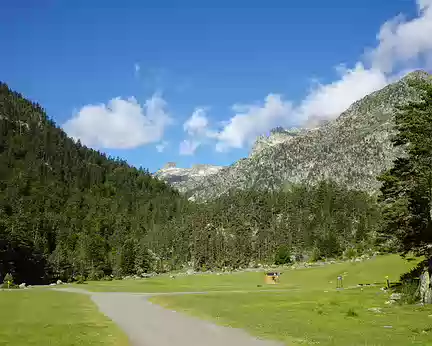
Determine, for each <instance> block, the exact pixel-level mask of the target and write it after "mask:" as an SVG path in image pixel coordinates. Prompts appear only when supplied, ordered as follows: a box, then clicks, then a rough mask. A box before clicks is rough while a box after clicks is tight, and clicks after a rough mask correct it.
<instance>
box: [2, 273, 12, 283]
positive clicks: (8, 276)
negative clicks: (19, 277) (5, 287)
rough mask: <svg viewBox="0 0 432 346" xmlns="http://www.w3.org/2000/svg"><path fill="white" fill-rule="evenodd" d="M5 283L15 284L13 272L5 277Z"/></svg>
mask: <svg viewBox="0 0 432 346" xmlns="http://www.w3.org/2000/svg"><path fill="white" fill-rule="evenodd" d="M3 283H4V284H13V283H14V279H13V276H12V274H10V273H7V274H6V275H5V276H4V278H3Z"/></svg>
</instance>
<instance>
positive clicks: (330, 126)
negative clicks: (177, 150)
mask: <svg viewBox="0 0 432 346" xmlns="http://www.w3.org/2000/svg"><path fill="white" fill-rule="evenodd" d="M416 80H428V81H429V80H430V75H429V74H428V73H427V72H425V71H421V70H418V71H414V72H411V73H409V74H408V75H406V76H405V77H403V78H401V79H400V80H398V81H397V82H395V83H392V84H389V85H387V86H386V87H384V88H382V89H381V90H378V91H375V92H373V93H371V94H369V95H366V96H365V97H363V98H362V99H360V100H358V101H356V102H354V103H353V104H352V105H351V106H350V107H348V108H347V110H345V111H344V112H342V113H341V114H340V115H339V116H338V117H337V118H335V119H334V120H331V121H328V122H326V123H325V124H324V125H322V126H320V127H318V128H314V129H300V130H297V132H296V133H295V135H294V136H293V135H292V134H291V133H290V131H289V130H288V131H286V134H287V135H286V138H283V136H284V135H283V133H282V132H281V131H276V134H275V133H272V134H271V135H270V136H269V137H268V139H267V143H266V140H265V139H264V138H263V136H261V137H259V138H258V139H257V142H256V143H255V145H254V147H253V149H252V151H251V154H250V155H249V156H248V157H246V158H242V159H240V160H238V161H236V162H234V163H233V164H232V165H231V166H228V167H224V168H221V169H219V170H217V171H216V172H215V173H213V174H209V175H206V176H201V177H197V178H195V179H194V180H193V183H191V184H189V183H187V182H186V183H183V185H182V186H181V191H182V192H187V193H188V195H189V196H190V198H191V199H192V200H207V199H212V198H215V197H218V196H220V195H223V194H226V193H227V192H228V191H229V190H231V189H248V188H254V189H266V190H275V189H278V188H281V187H282V186H284V185H285V184H293V183H294V184H295V183H302V182H308V183H315V182H317V181H319V180H322V179H331V180H334V181H335V182H336V183H339V184H342V185H345V186H347V187H349V188H354V189H360V190H365V191H368V192H371V193H372V192H374V191H377V190H378V188H379V182H378V181H377V180H376V176H377V175H379V174H380V173H381V172H382V171H383V170H385V169H388V168H390V167H391V165H392V162H393V160H394V159H395V158H396V157H398V156H400V155H402V154H403V152H401V149H398V148H394V147H393V145H392V144H391V140H390V138H391V136H392V135H393V133H394V128H393V122H392V115H393V114H394V112H395V111H396V107H397V105H398V104H400V103H402V102H404V101H408V100H414V99H417V98H418V95H417V91H416V89H414V88H413V87H412V86H411V85H410V83H411V82H413V81H414V82H415V81H416ZM291 132H292V131H291ZM272 136H273V138H272ZM276 136H277V137H278V138H276V139H275V137H276Z"/></svg>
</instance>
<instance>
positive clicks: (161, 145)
mask: <svg viewBox="0 0 432 346" xmlns="http://www.w3.org/2000/svg"><path fill="white" fill-rule="evenodd" d="M168 144H169V143H168V142H167V141H162V142H161V143H159V144H157V145H156V150H157V152H158V153H163V152H164V150H165V149H166V148H167V147H168Z"/></svg>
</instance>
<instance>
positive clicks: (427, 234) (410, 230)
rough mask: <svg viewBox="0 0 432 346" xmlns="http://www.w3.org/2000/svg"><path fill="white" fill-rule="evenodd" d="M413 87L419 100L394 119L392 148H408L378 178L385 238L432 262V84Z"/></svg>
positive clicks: (424, 83)
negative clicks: (394, 127)
mask: <svg viewBox="0 0 432 346" xmlns="http://www.w3.org/2000/svg"><path fill="white" fill-rule="evenodd" d="M412 86H413V87H414V88H416V89H417V90H419V95H420V99H419V100H417V101H411V102H407V103H405V104H403V105H401V106H400V107H399V111H398V112H397V114H396V115H395V123H396V129H397V134H396V135H395V137H394V139H393V145H394V146H395V147H403V148H405V150H406V155H405V156H402V157H399V158H397V159H396V160H395V161H394V165H393V167H392V168H391V169H390V170H389V171H387V172H385V173H384V174H383V175H381V176H380V177H379V180H380V181H382V183H383V185H382V188H381V193H382V195H381V197H380V200H381V202H382V205H383V216H384V221H385V226H384V229H383V232H382V236H383V237H384V238H385V239H389V240H392V239H396V240H397V243H396V244H397V245H398V246H397V250H398V251H400V252H402V253H408V252H413V253H414V254H415V255H425V256H426V258H432V252H431V251H432V250H431V245H432V218H431V214H432V83H430V82H428V81H423V82H419V81H417V82H415V83H414V84H413V85H412ZM393 243H395V241H394V240H393ZM431 264H432V263H431Z"/></svg>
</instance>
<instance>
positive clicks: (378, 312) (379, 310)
mask: <svg viewBox="0 0 432 346" xmlns="http://www.w3.org/2000/svg"><path fill="white" fill-rule="evenodd" d="M368 311H371V312H374V313H377V314H380V313H382V310H381V308H369V309H368Z"/></svg>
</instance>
